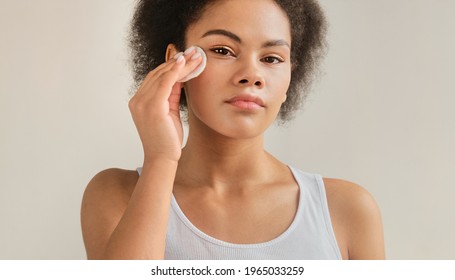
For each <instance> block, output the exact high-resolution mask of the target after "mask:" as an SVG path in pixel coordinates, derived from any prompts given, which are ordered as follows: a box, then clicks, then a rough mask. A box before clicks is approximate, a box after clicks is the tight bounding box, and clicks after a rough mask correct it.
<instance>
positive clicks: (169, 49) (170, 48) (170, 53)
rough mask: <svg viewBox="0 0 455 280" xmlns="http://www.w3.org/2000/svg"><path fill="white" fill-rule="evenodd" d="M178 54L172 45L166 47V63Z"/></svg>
mask: <svg viewBox="0 0 455 280" xmlns="http://www.w3.org/2000/svg"><path fill="white" fill-rule="evenodd" d="M177 53H178V50H177V47H176V46H175V45H174V44H169V45H167V48H166V57H165V59H166V61H168V60H169V59H171V58H173V57H174V56H175V55H176V54H177Z"/></svg>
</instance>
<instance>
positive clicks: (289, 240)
mask: <svg viewBox="0 0 455 280" xmlns="http://www.w3.org/2000/svg"><path fill="white" fill-rule="evenodd" d="M289 168H290V170H291V171H292V174H293V175H294V178H295V180H296V181H297V183H298V185H299V188H300V195H299V196H300V197H299V205H298V208H297V213H296V215H295V217H294V220H293V222H292V223H291V225H290V226H289V227H288V228H287V229H286V231H285V232H283V233H282V234H281V235H280V236H278V237H276V238H274V239H272V240H270V241H267V242H263V243H255V244H234V243H229V242H225V241H222V240H219V239H216V238H213V237H211V236H209V235H207V234H205V233H204V232H202V231H201V230H199V229H198V228H197V227H195V226H194V225H193V224H192V223H191V221H190V220H189V219H188V218H187V217H186V216H185V214H184V213H183V211H182V210H181V209H180V207H179V205H178V203H177V201H176V200H175V197H174V195H172V200H171V209H170V211H169V222H168V228H167V236H166V251H165V259H169V260H172V259H173V260H178V259H180V260H182V259H183V260H198V259H199V260H217V259H218V260H229V259H232V260H236V259H240V260H266V259H272V260H273V259H275V260H279V259H291V260H298V259H305V260H324V259H332V260H339V259H341V253H340V250H339V248H338V244H337V241H336V238H335V234H334V232H333V228H332V223H331V220H330V215H329V210H328V206H327V197H326V192H325V187H324V182H323V180H322V177H321V176H320V175H317V174H310V173H306V172H303V171H300V170H298V169H295V168H293V167H289ZM138 172H139V174H140V173H141V168H138Z"/></svg>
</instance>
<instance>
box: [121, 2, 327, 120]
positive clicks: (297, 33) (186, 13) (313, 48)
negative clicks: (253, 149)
mask: <svg viewBox="0 0 455 280" xmlns="http://www.w3.org/2000/svg"><path fill="white" fill-rule="evenodd" d="M216 1H217V0H185V1H181V0H139V1H138V3H137V6H136V10H135V13H134V16H133V19H132V23H131V31H130V37H129V43H130V50H131V58H132V61H131V62H132V69H133V75H134V81H135V85H136V86H139V84H140V83H141V82H142V80H143V79H144V78H145V76H146V75H147V74H148V73H149V72H150V71H151V70H153V69H154V68H156V67H157V66H158V65H160V64H162V63H163V62H164V61H165V55H166V48H167V46H168V44H171V43H172V44H175V45H176V47H177V48H178V49H180V50H184V49H186V44H185V34H186V31H187V30H188V27H189V26H190V25H191V24H193V23H195V22H196V21H197V20H198V19H199V18H200V17H201V16H202V14H203V13H204V11H205V10H206V9H208V8H209V7H210V5H211V4H213V3H214V2H216ZM274 1H275V2H276V3H277V4H278V5H279V6H280V7H281V8H282V9H283V11H284V12H285V13H286V14H287V16H288V18H289V21H290V25H291V37H292V38H291V39H292V44H291V60H292V65H293V67H292V72H291V82H290V85H289V89H288V92H287V99H286V101H285V102H284V103H283V104H282V106H281V109H280V112H279V114H278V117H279V120H280V121H281V122H286V121H288V120H290V119H292V118H293V117H294V115H295V112H296V111H297V110H298V109H299V108H300V107H301V105H302V103H303V101H304V100H305V98H306V96H307V94H308V91H309V88H310V85H311V82H312V80H313V78H314V76H315V72H316V69H317V66H318V64H319V62H320V60H321V58H322V57H323V56H324V54H325V50H326V41H325V35H326V31H327V23H326V20H325V16H324V13H323V11H322V9H321V7H320V6H319V4H318V2H317V0H274ZM180 104H181V109H182V110H185V108H186V98H185V92H184V90H183V89H182V98H181V102H180Z"/></svg>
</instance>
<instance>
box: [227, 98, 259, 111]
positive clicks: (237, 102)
mask: <svg viewBox="0 0 455 280" xmlns="http://www.w3.org/2000/svg"><path fill="white" fill-rule="evenodd" d="M226 103H229V104H231V105H232V106H235V107H237V108H240V109H245V110H253V109H260V108H263V107H265V104H264V101H263V100H262V99H261V98H260V97H257V96H254V95H238V96H234V97H233V98H231V99H229V100H228V101H226Z"/></svg>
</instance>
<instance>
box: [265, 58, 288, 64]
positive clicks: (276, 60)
mask: <svg viewBox="0 0 455 280" xmlns="http://www.w3.org/2000/svg"><path fill="white" fill-rule="evenodd" d="M261 61H263V62H265V63H269V64H277V63H282V62H284V59H282V58H280V57H276V56H267V57H264V58H263V59H261Z"/></svg>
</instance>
